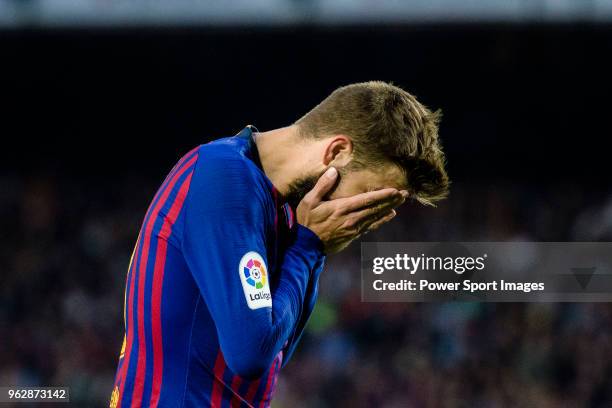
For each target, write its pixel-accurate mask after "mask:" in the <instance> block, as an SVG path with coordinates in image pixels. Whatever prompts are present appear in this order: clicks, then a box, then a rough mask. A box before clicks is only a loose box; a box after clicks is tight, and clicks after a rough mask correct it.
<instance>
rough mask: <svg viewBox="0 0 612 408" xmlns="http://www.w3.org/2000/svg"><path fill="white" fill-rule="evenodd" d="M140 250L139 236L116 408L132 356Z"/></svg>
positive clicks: (128, 305)
mask: <svg viewBox="0 0 612 408" xmlns="http://www.w3.org/2000/svg"><path fill="white" fill-rule="evenodd" d="M139 250H140V235H139V236H138V240H137V241H136V249H135V252H134V253H135V254H136V259H132V265H130V268H131V269H132V270H131V272H130V283H129V288H128V290H129V294H128V302H127V308H128V310H127V311H126V313H127V318H128V321H127V325H126V330H127V329H128V328H129V330H127V340H126V344H125V355H124V358H123V363H122V365H121V375H120V378H119V379H118V381H120V382H121V384H120V385H119V401H118V402H117V408H121V399H122V397H123V388H124V387H125V376H126V372H127V370H128V367H129V366H130V356H131V355H132V341H133V338H134V330H133V329H132V325H133V320H134V304H133V301H134V274H135V272H136V271H135V270H134V269H136V265H137V264H138V262H137V259H139V257H138V252H139Z"/></svg>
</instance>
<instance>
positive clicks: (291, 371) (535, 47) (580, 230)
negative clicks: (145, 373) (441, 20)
mask: <svg viewBox="0 0 612 408" xmlns="http://www.w3.org/2000/svg"><path fill="white" fill-rule="evenodd" d="M611 72H612V26H609V25H593V24H556V25H541V24H538V25H528V24H523V25H512V24H493V23H490V24H484V25H483V24H469V25H452V24H437V25H423V26H420V25H397V26H392V25H390V26H389V25H387V26H370V25H359V26H333V27H332V26H329V27H326V26H308V25H297V26H278V27H274V28H272V27H267V28H266V27H248V26H246V27H231V28H230V27H228V28H186V27H182V28H170V27H168V28H154V27H149V28H132V29H126V28H123V29H121V28H114V29H111V28H108V29H55V30H54V29H36V28H31V29H18V30H6V31H0V95H2V100H3V101H4V107H3V108H2V110H1V111H0V138H1V140H2V141H3V148H2V150H1V151H2V161H1V163H0V183H1V184H0V186H1V187H0V248H1V249H0V339H2V340H1V341H0V385H16V384H30V385H69V386H70V387H71V388H72V395H73V398H74V400H75V401H76V402H77V403H78V404H79V406H87V405H90V406H102V405H105V404H106V403H107V402H106V401H107V400H108V398H109V396H110V392H111V388H112V379H113V375H114V369H115V366H116V363H117V356H118V354H119V348H120V342H121V340H122V336H123V333H122V322H121V319H122V303H123V287H124V279H125V270H126V269H127V265H128V261H129V255H130V253H131V249H132V246H133V244H134V242H135V240H136V236H137V232H138V228H139V224H140V222H141V220H142V217H143V216H144V211H145V209H146V207H147V205H148V202H149V200H150V198H151V197H152V195H153V193H154V192H155V189H156V188H157V186H158V184H159V183H160V182H161V181H162V180H163V178H164V176H165V174H166V172H167V171H168V170H169V169H170V168H171V167H172V165H173V164H174V162H175V161H176V160H177V159H178V158H179V157H180V156H181V154H182V153H185V152H186V151H188V150H189V149H191V148H192V147H193V146H195V145H197V144H200V143H204V142H207V141H210V140H213V139H216V138H218V137H222V136H228V135H232V134H235V133H236V132H238V131H239V130H240V129H241V128H242V127H244V126H245V125H246V124H254V125H256V126H257V127H258V128H259V129H260V130H269V129H272V128H276V127H281V126H285V125H288V124H290V123H292V122H293V121H294V120H296V119H298V118H299V117H300V116H301V115H302V114H303V113H305V112H306V111H307V110H309V109H310V108H311V107H313V106H314V105H315V104H316V103H318V102H319V101H320V100H321V99H323V98H324V97H325V96H327V94H329V93H330V92H331V91H333V90H334V89H335V88H336V87H338V86H341V85H345V84H348V83H352V82H358V81H365V80H385V81H392V82H393V83H395V84H396V85H399V86H401V87H403V88H405V89H406V90H408V91H410V92H412V93H414V94H415V95H417V97H418V98H419V99H420V100H421V101H422V102H424V103H425V104H426V105H428V106H429V107H431V108H433V109H438V108H439V109H442V110H443V113H444V116H443V121H442V125H441V129H440V134H441V138H442V141H443V144H444V146H445V150H446V153H447V156H448V169H449V173H450V176H451V179H452V180H453V186H452V188H451V196H450V197H449V199H448V200H447V201H446V202H445V203H442V204H441V205H440V206H439V208H437V209H430V208H420V207H417V206H416V205H411V206H409V207H406V208H404V209H402V211H401V213H400V216H399V219H398V220H397V221H394V223H392V224H390V225H388V226H385V227H384V228H382V229H381V230H380V231H379V232H377V233H374V234H372V235H369V236H368V238H367V239H368V240H388V241H410V240H414V241H427V240H432V241H440V240H441V241H445V240H457V241H470V240H499V241H504V240H513V239H514V240H535V241H537V240H542V241H573V240H585V241H598V240H611V239H612V199H611V195H610V193H611V190H612V188H611V187H612V186H611V185H610V182H609V177H610V159H609V146H610V143H609V140H610V138H611V137H612V132H611V130H612V129H611V126H610V121H609V116H610V115H609V110H610V102H609V97H610V95H611V94H612V81H611V80H610V73H611ZM358 276H359V246H358V244H354V245H353V246H352V247H351V248H350V249H349V250H348V251H347V252H345V253H344V254H341V255H338V256H335V257H331V258H330V260H329V266H328V268H327V271H326V273H325V274H324V277H323V281H322V283H321V299H320V302H319V305H318V306H317V309H316V311H315V314H314V316H313V318H312V321H311V323H310V325H309V328H308V332H307V334H306V336H305V338H304V342H303V345H302V347H301V348H300V350H299V352H298V354H297V355H296V356H295V359H294V361H293V362H292V363H291V364H290V365H289V366H288V367H287V369H286V370H284V372H283V373H282V375H281V379H280V382H279V386H278V388H279V389H278V390H277V391H278V392H277V399H276V403H277V404H278V406H390V407H395V406H414V407H430V406H431V407H434V406H449V407H455V406H458V407H459V406H483V407H488V406H539V407H547V406H550V407H557V406H594V407H604V406H610V405H611V404H612V395H611V390H612V382H611V380H610V378H611V377H612V365H611V363H610V361H612V331H611V325H612V308H611V307H610V306H609V305H608V304H499V305H496V304H478V303H454V304H387V305H384V304H382V305H381V304H364V303H361V302H360V300H359V299H360V298H359V278H358Z"/></svg>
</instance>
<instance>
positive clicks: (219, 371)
mask: <svg viewBox="0 0 612 408" xmlns="http://www.w3.org/2000/svg"><path fill="white" fill-rule="evenodd" d="M224 372H225V360H224V359H223V354H221V349H219V353H217V359H216V360H215V367H214V368H213V373H214V376H213V387H212V393H211V396H210V406H211V407H212V408H217V407H221V398H222V397H223V373H224Z"/></svg>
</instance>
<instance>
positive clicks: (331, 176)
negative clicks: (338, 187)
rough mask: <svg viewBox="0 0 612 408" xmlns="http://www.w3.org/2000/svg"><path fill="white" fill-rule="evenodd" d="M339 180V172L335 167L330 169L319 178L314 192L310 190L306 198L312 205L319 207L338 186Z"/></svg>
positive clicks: (313, 189)
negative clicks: (334, 187) (333, 188)
mask: <svg viewBox="0 0 612 408" xmlns="http://www.w3.org/2000/svg"><path fill="white" fill-rule="evenodd" d="M337 178H338V170H336V168H335V167H330V168H329V169H327V171H326V172H325V173H323V175H322V176H321V177H319V181H317V184H315V186H314V187H313V188H312V190H310V191H309V192H308V194H306V196H305V197H304V198H305V199H307V200H308V201H309V202H310V203H311V205H317V204H318V203H319V202H320V201H321V200H323V197H325V195H326V194H327V193H328V192H329V191H330V190H331V189H332V187H333V186H334V185H335V184H336V179H337Z"/></svg>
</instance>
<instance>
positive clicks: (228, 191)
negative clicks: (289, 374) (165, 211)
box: [182, 158, 323, 378]
mask: <svg viewBox="0 0 612 408" xmlns="http://www.w3.org/2000/svg"><path fill="white" fill-rule="evenodd" d="M265 188H266V187H265V184H264V181H263V180H261V178H259V177H256V176H255V175H254V174H253V173H252V170H251V169H250V168H249V166H248V164H247V163H245V161H244V160H242V159H240V158H229V159H228V158H225V159H223V160H221V159H217V158H208V159H207V158H202V159H201V160H200V161H199V162H198V164H197V166H196V170H195V172H194V175H193V179H192V181H191V186H190V190H189V194H188V197H187V204H186V208H185V211H186V214H185V219H184V221H185V224H184V230H183V240H182V245H183V253H184V256H185V260H186V262H187V265H188V266H189V268H190V270H191V272H192V274H193V276H194V279H195V281H196V283H197V285H198V287H199V289H200V292H201V295H202V297H203V299H204V302H205V303H206V305H207V307H208V310H209V312H210V314H211V316H212V319H213V320H214V323H215V326H216V328H217V335H218V338H219V344H220V347H221V351H222V353H223V356H224V358H225V361H226V363H227V365H228V366H229V368H230V369H231V370H232V371H233V372H234V373H236V374H238V375H240V376H243V377H246V378H254V377H258V376H260V375H261V374H262V373H263V372H265V371H266V370H267V369H268V368H269V367H270V365H271V363H272V361H273V359H274V357H275V356H276V355H277V354H278V352H279V351H280V350H281V348H282V347H283V345H284V343H285V342H286V341H287V340H288V339H289V337H290V336H291V334H292V333H293V331H294V329H295V327H296V324H297V323H298V322H299V319H300V315H301V312H302V307H303V304H304V300H305V297H306V296H307V290H308V288H309V283H310V286H312V282H311V281H310V280H311V277H312V271H313V270H314V269H315V266H316V265H317V264H318V263H320V260H321V258H322V257H323V254H322V247H321V242H320V240H319V238H318V237H317V236H316V235H315V234H314V233H313V232H312V231H310V230H309V229H307V228H305V227H303V226H298V227H297V233H296V237H295V241H294V242H293V243H292V244H291V245H290V247H289V249H288V250H287V251H286V253H285V255H284V258H283V261H282V264H281V266H280V268H279V269H278V270H277V271H276V272H275V273H277V274H278V276H275V277H274V285H272V290H271V284H270V281H271V279H270V271H268V270H267V268H268V261H267V249H266V236H267V232H268V231H267V230H266V229H267V228H270V222H269V220H270V216H271V214H270V211H272V209H273V206H272V204H271V197H269V194H268V193H267V191H266V189H265ZM272 227H273V226H272ZM316 276H317V277H318V274H316Z"/></svg>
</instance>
